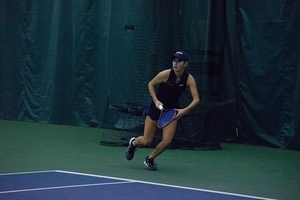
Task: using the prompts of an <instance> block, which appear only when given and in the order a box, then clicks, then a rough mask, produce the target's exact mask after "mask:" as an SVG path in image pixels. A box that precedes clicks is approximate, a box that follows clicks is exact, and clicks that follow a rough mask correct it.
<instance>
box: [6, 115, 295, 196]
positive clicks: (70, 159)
mask: <svg viewBox="0 0 300 200" xmlns="http://www.w3.org/2000/svg"><path fill="white" fill-rule="evenodd" d="M101 132H102V130H101V129H99V128H84V127H74V126H64V125H50V124H41V123H31V122H16V121H5V120H0V173H1V174H7V173H16V172H32V171H49V170H53V169H60V170H63V171H72V172H81V173H84V174H94V175H96V176H98V175H99V176H100V175H103V176H108V177H118V178H120V179H129V180H138V181H142V182H151V183H158V184H165V185H176V186H182V187H187V188H198V189H203V190H209V191H221V192H224V193H230V194H242V195H245V196H255V197H265V198H271V199H284V200H285V199H287V200H298V199H299V198H300V190H299V188H300V171H299V166H300V152H298V151H290V150H283V149H275V148H266V147H258V146H250V145H241V144H230V143H222V144H221V145H222V149H221V150H215V151H195V150H179V149H170V150H167V151H166V152H165V153H164V154H162V155H161V156H160V157H158V158H157V160H156V162H157V164H158V171H155V172H153V171H150V170H147V169H146V168H145V167H144V164H143V161H144V159H145V157H146V156H147V155H148V154H149V152H150V151H151V150H152V149H149V148H139V149H138V150H137V151H136V154H135V157H134V158H133V160H131V161H127V160H126V158H125V150H126V147H106V146H101V145H99V138H100V136H101ZM132 136H134V135H132ZM71 185H72V184H71ZM79 185H80V184H79ZM122 185H123V186H124V185H127V184H122ZM53 187H56V186H53ZM14 189H16V188H14ZM76 189H78V188H74V190H76Z"/></svg>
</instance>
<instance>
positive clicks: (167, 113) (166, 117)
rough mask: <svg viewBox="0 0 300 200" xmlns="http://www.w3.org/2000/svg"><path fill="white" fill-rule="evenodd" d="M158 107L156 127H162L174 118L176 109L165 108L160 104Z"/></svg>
mask: <svg viewBox="0 0 300 200" xmlns="http://www.w3.org/2000/svg"><path fill="white" fill-rule="evenodd" d="M159 109H160V111H161V113H160V117H159V119H158V121H157V127H158V128H164V127H166V126H167V125H168V124H170V123H171V122H172V121H173V120H174V119H175V117H176V115H177V111H176V110H174V109H169V110H165V109H164V108H163V107H162V105H160V106H159Z"/></svg>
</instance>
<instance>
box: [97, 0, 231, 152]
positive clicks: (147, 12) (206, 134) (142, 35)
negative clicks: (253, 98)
mask: <svg viewBox="0 0 300 200" xmlns="http://www.w3.org/2000/svg"><path fill="white" fill-rule="evenodd" d="M224 6H225V5H223V4H216V5H213V4H212V3H208V2H207V1H160V2H153V1H143V5H142V6H141V5H139V6H138V8H132V9H133V10H134V11H135V12H133V13H134V14H133V15H132V18H133V19H135V24H134V30H124V32H125V34H127V39H128V38H130V39H131V40H132V41H131V42H130V45H129V46H127V47H122V49H126V48H127V49H128V51H129V52H130V53H131V55H132V57H134V58H135V59H126V56H125V55H124V58H121V57H118V59H120V65H122V66H123V67H124V70H122V72H124V73H122V72H120V71H115V72H112V73H113V77H112V83H111V84H112V86H111V87H112V88H114V85H116V83H114V81H120V80H122V85H123V86H125V85H126V87H119V88H118V89H119V90H120V91H118V90H112V92H111V96H110V97H111V101H110V102H111V104H110V110H109V112H108V116H109V117H108V118H107V120H108V121H107V124H108V125H110V126H112V127H113V129H115V132H113V133H112V131H111V130H110V128H111V127H110V126H107V127H106V128H108V130H107V131H106V132H107V133H105V134H104V135H103V136H102V138H101V141H100V144H102V145H127V144H128V143H127V142H128V140H129V139H130V138H131V137H133V136H139V135H141V134H143V125H144V119H145V118H144V117H143V116H142V114H143V109H144V108H145V106H147V104H148V103H149V102H150V100H151V98H150V95H149V94H148V89H147V84H148V82H149V81H150V80H151V79H152V78H153V77H154V76H155V75H156V74H157V73H158V72H159V71H161V70H163V69H166V68H169V67H171V56H172V54H173V53H174V52H175V50H185V51H187V52H188V53H189V55H190V60H191V61H190V63H189V68H188V71H189V72H190V73H191V74H192V75H193V76H194V78H195V79H196V82H197V87H198V91H199V94H200V98H201V105H200V106H198V107H197V108H196V109H195V110H193V111H192V112H191V113H190V114H189V115H187V116H185V117H184V118H182V119H181V120H180V121H179V123H178V129H177V134H176V136H175V138H174V141H173V143H172V147H174V148H188V149H219V148H220V145H219V140H218V133H217V132H218V131H219V130H218V127H217V125H216V121H215V120H214V115H216V114H218V115H219V114H222V113H220V112H227V111H228V108H227V110H226V107H228V106H232V105H235V97H234V95H235V92H234V91H233V92H232V94H228V93H227V91H228V87H229V85H230V84H231V83H227V82H226V80H227V79H228V77H229V78H230V76H231V73H230V71H225V69H224V66H223V65H222V63H223V59H224V49H225V37H226V24H225V23H224V22H225V14H226V13H225V9H224ZM190 27H193V28H192V29H191V28H190ZM121 45H126V42H125V43H123V44H121ZM114 62H118V60H114ZM224 73H227V74H224ZM127 86H128V87H127ZM231 87H232V86H231ZM126 95H128V96H126ZM191 100H192V97H191V95H190V93H189V91H186V92H185V93H184V94H183V96H182V98H181V104H182V105H181V106H182V107H184V106H186V105H188V104H189V103H190V102H191ZM221 107H224V108H225V109H224V110H223V111H222V109H220V108H221ZM217 108H218V109H217ZM233 131H234V130H233ZM160 132H161V131H160V130H158V133H160ZM160 137H161V134H157V140H156V141H155V142H154V143H153V145H155V144H156V143H157V142H158V141H159V140H160Z"/></svg>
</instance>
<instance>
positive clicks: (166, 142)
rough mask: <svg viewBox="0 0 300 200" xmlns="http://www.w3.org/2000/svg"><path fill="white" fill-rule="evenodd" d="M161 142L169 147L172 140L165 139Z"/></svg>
mask: <svg viewBox="0 0 300 200" xmlns="http://www.w3.org/2000/svg"><path fill="white" fill-rule="evenodd" d="M161 142H162V143H163V145H164V146H166V147H168V146H170V145H171V143H172V140H170V139H163V140H162V141H161Z"/></svg>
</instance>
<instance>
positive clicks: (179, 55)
mask: <svg viewBox="0 0 300 200" xmlns="http://www.w3.org/2000/svg"><path fill="white" fill-rule="evenodd" d="M175 57H176V58H178V60H181V61H189V56H188V54H187V53H186V52H184V51H177V52H176V53H175V54H174V55H173V56H172V59H174V58H175Z"/></svg>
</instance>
